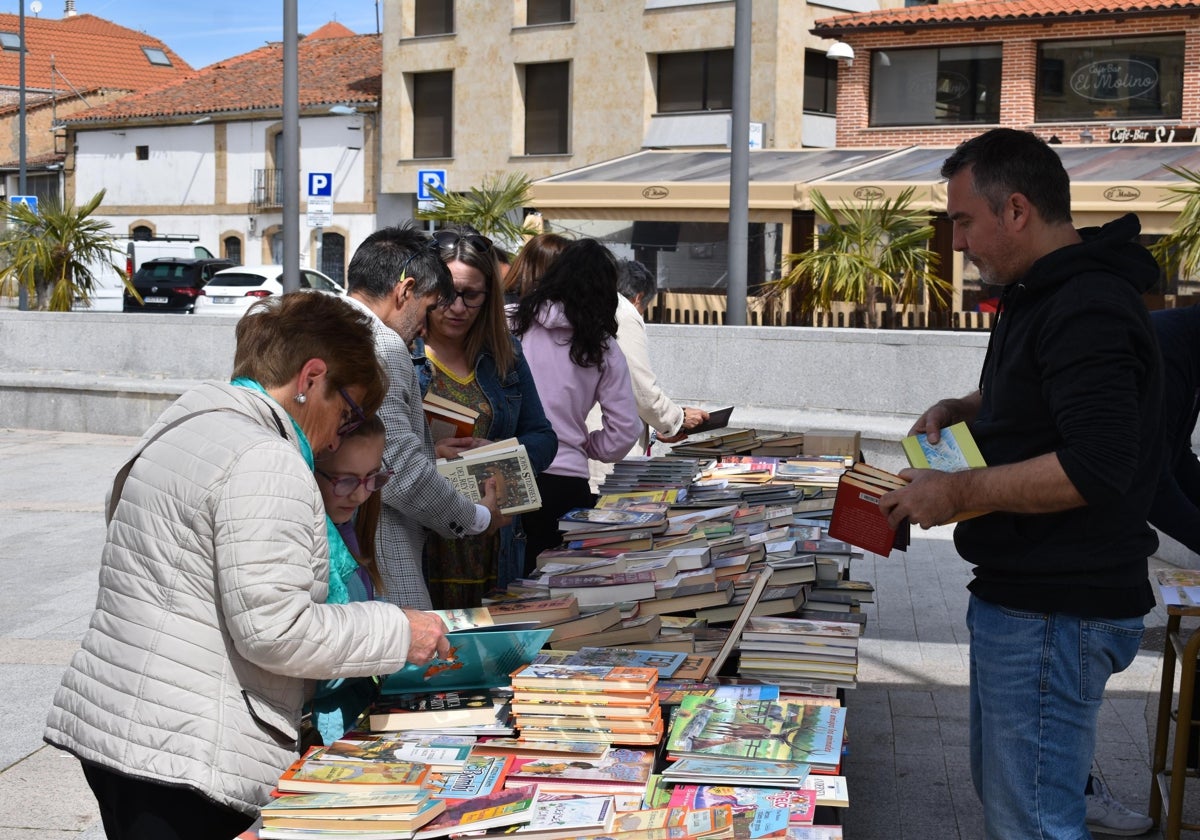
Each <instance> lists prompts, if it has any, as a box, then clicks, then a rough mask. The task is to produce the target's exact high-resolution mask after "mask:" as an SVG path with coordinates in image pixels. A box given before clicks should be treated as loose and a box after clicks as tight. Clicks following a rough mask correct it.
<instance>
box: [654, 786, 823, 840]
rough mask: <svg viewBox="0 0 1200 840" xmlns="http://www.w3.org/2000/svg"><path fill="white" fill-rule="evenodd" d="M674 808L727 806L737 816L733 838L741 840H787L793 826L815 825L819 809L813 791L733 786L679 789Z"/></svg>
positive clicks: (676, 793)
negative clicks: (770, 839)
mask: <svg viewBox="0 0 1200 840" xmlns="http://www.w3.org/2000/svg"><path fill="white" fill-rule="evenodd" d="M671 805H672V806H675V807H682V808H705V807H709V808H711V807H715V806H718V805H727V806H728V807H729V808H730V809H731V810H732V812H733V836H734V837H735V838H738V840H753V838H759V837H783V836H786V832H787V830H788V828H789V827H790V826H793V825H808V824H811V823H812V820H813V813H814V809H815V805H814V802H813V792H812V791H811V790H809V791H805V790H780V789H778V788H766V787H748V786H729V785H676V786H675V789H674V791H672V794H671Z"/></svg>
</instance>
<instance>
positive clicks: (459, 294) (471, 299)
mask: <svg viewBox="0 0 1200 840" xmlns="http://www.w3.org/2000/svg"><path fill="white" fill-rule="evenodd" d="M487 297H488V293H487V292H486V291H484V290H483V289H455V290H454V296H453V297H451V298H450V299H449V300H444V301H442V302H441V303H440V304H439V306H441V307H442V308H443V309H449V308H450V307H451V306H453V305H454V302H455V301H456V300H458V299H459V298H462V302H463V306H465V307H467V309H478V308H479V307H481V306H483V303H484V301H486V300H487Z"/></svg>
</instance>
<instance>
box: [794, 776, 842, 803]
mask: <svg viewBox="0 0 1200 840" xmlns="http://www.w3.org/2000/svg"><path fill="white" fill-rule="evenodd" d="M804 787H805V788H808V789H811V790H812V791H813V793H814V794H815V795H816V800H817V804H818V805H828V806H830V807H831V808H849V807H850V791H849V788H848V787H847V786H846V777H845V776H809V777H808V779H807V780H806V781H805V782H804Z"/></svg>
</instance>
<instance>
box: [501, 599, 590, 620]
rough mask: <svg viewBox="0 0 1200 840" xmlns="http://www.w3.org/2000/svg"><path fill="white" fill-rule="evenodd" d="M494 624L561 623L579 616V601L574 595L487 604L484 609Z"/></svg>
mask: <svg viewBox="0 0 1200 840" xmlns="http://www.w3.org/2000/svg"><path fill="white" fill-rule="evenodd" d="M486 609H487V611H488V614H489V615H490V616H491V617H492V621H494V622H495V623H496V624H513V623H516V622H522V621H531V620H532V621H546V622H550V621H562V620H564V619H568V618H575V617H576V616H578V615H579V601H578V600H577V599H576V598H575V596H574V595H562V596H559V597H555V598H521V599H517V600H512V601H502V602H500V603H495V604H488V605H487V607H486Z"/></svg>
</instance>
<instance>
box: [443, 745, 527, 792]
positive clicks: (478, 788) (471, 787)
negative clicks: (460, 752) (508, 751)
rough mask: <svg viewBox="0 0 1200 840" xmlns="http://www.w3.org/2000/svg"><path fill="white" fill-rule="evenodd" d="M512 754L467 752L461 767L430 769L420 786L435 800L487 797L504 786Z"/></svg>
mask: <svg viewBox="0 0 1200 840" xmlns="http://www.w3.org/2000/svg"><path fill="white" fill-rule="evenodd" d="M512 760H513V759H512V756H507V755H474V754H472V755H470V756H468V757H467V760H466V762H464V764H463V767H462V769H461V770H453V771H450V772H432V773H430V774H429V776H428V777H427V778H426V779H425V782H424V786H425V788H426V790H428V791H429V795H430V796H433V797H435V798H437V799H471V798H473V797H476V796H487V795H488V794H490V793H492V792H494V791H497V790H500V788H502V787H503V786H504V779H505V777H506V776H507V775H508V769H509V767H511V766H512Z"/></svg>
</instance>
